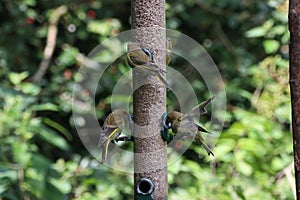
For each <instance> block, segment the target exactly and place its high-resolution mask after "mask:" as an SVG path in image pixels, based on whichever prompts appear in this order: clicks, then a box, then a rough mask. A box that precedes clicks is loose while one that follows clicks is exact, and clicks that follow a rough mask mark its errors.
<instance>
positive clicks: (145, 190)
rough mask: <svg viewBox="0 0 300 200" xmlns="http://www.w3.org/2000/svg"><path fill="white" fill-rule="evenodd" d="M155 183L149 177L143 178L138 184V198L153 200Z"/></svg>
mask: <svg viewBox="0 0 300 200" xmlns="http://www.w3.org/2000/svg"><path fill="white" fill-rule="evenodd" d="M153 192H154V184H153V182H152V181H151V180H150V179H148V178H141V179H140V180H138V182H137V185H136V194H137V199H138V200H152V199H153Z"/></svg>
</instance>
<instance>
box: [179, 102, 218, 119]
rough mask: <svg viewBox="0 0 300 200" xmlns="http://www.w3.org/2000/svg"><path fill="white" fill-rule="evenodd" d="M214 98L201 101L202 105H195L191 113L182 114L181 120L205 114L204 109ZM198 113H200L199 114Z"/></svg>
mask: <svg viewBox="0 0 300 200" xmlns="http://www.w3.org/2000/svg"><path fill="white" fill-rule="evenodd" d="M214 98H215V97H211V98H210V99H208V100H206V101H203V102H202V103H200V104H198V105H196V106H195V107H194V108H193V109H192V110H191V111H189V112H187V113H186V114H184V115H183V116H182V119H184V118H186V117H188V116H190V117H195V116H199V114H200V115H203V114H205V113H207V110H206V109H205V107H206V106H207V105H208V104H209V103H210V102H211V101H212V100H213V99H214ZM198 109H199V110H198ZM199 112H200V113H199Z"/></svg>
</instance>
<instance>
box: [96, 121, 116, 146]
mask: <svg viewBox="0 0 300 200" xmlns="http://www.w3.org/2000/svg"><path fill="white" fill-rule="evenodd" d="M120 133H121V131H120V129H119V128H118V127H115V126H114V127H109V126H105V127H103V129H102V130H101V132H100V139H99V144H98V147H101V146H102V145H103V144H104V143H105V142H107V141H111V140H114V138H115V137H117V136H118V135H119V134H120Z"/></svg>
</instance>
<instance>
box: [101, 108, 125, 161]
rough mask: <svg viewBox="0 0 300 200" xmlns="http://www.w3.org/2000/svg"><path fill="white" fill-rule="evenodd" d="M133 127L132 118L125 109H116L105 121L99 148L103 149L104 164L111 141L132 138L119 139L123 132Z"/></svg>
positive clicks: (123, 138)
mask: <svg viewBox="0 0 300 200" xmlns="http://www.w3.org/2000/svg"><path fill="white" fill-rule="evenodd" d="M130 126H131V116H130V114H128V112H127V111H125V110H123V109H116V110H114V111H113V112H111V113H110V114H109V115H108V116H107V117H106V119H105V121H104V124H103V127H102V129H101V132H100V140H99V144H98V147H102V163H103V162H105V161H106V158H107V154H108V146H109V143H110V142H111V141H115V140H116V141H119V140H124V141H127V138H130V137H122V138H121V137H119V136H120V134H121V132H122V130H124V129H127V128H128V127H130Z"/></svg>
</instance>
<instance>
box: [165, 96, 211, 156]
mask: <svg viewBox="0 0 300 200" xmlns="http://www.w3.org/2000/svg"><path fill="white" fill-rule="evenodd" d="M213 98H214V97H212V98H210V99H208V100H207V101H204V102H203V103H201V104H199V105H197V106H195V107H194V108H193V109H192V110H191V111H190V112H188V113H186V114H183V113H180V112H177V111H172V112H170V113H169V114H168V116H167V119H166V122H165V124H166V125H167V127H169V128H171V129H172V131H173V133H174V134H175V136H176V135H177V134H179V133H180V139H183V140H186V139H189V138H192V137H194V136H195V137H194V139H195V140H196V141H197V142H199V143H201V144H202V147H203V148H204V149H205V150H206V152H207V154H208V155H214V154H213V152H212V151H211V149H210V148H209V147H208V146H207V145H206V144H205V142H204V139H203V137H202V136H201V133H200V132H205V133H209V132H208V131H207V130H206V129H205V128H203V127H201V126H200V125H198V124H196V123H195V122H194V121H193V117H194V116H196V111H197V110H198V109H199V110H198V115H199V114H200V115H201V114H205V113H206V112H207V111H206V109H205V106H206V105H207V104H209V103H210V102H211V101H212V99H213ZM199 111H200V113H199Z"/></svg>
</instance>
